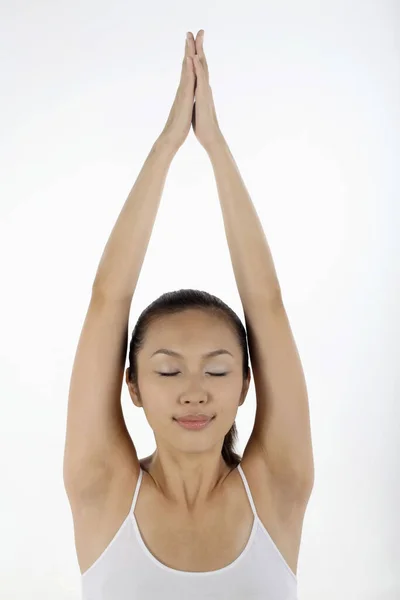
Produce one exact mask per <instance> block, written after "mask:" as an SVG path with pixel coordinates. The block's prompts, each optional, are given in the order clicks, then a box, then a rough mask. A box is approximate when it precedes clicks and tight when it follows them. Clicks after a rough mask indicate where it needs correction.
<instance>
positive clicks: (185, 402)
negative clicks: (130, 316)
mask: <svg viewBox="0 0 400 600" xmlns="http://www.w3.org/2000/svg"><path fill="white" fill-rule="evenodd" d="M161 349H164V350H168V351H171V352H172V353H177V354H179V355H180V356H177V355H171V354H167V353H164V352H159V351H160V350H161ZM215 350H225V351H226V352H224V353H220V354H217V355H214V356H208V357H207V356H205V355H206V354H208V353H210V352H213V351H215ZM242 364H243V358H242V350H241V347H240V345H239V343H238V342H237V340H236V337H235V334H234V332H233V331H232V330H231V329H230V327H229V325H228V324H227V323H226V322H225V321H224V320H223V319H222V318H218V317H216V316H215V315H210V314H207V313H206V312H204V311H201V310H194V309H190V310H186V311H184V312H181V313H177V314H174V315H168V316H165V317H162V318H160V319H158V320H157V321H154V322H153V323H152V324H151V325H150V327H149V329H148V331H147V334H146V340H145V343H144V346H143V347H142V349H141V350H140V352H139V354H138V386H139V395H138V396H136V395H133V394H132V391H131V396H132V399H133V402H134V404H135V405H136V406H142V407H143V409H144V411H145V414H146V418H147V420H148V422H149V424H150V426H151V428H152V429H153V431H154V435H155V438H156V441H157V445H159V443H160V442H161V443H167V444H168V445H170V446H173V447H174V448H176V449H179V450H181V451H186V452H187V451H190V450H192V451H201V450H203V451H205V450H211V447H213V446H216V445H218V447H219V451H220V449H221V448H222V444H223V440H224V437H225V435H226V434H227V433H228V431H229V430H230V428H231V427H232V425H233V422H234V420H235V418H236V414H237V410H238V407H239V406H240V405H241V404H243V402H244V399H245V397H246V394H247V390H248V385H249V383H250V375H249V378H248V382H247V380H246V381H243V367H242ZM163 374H164V375H163ZM188 413H191V414H193V413H194V414H197V413H202V414H205V415H207V416H215V418H214V419H213V421H212V422H211V423H210V425H208V426H207V427H206V428H205V429H204V430H198V431H195V432H193V431H190V430H186V429H184V428H182V427H181V426H180V425H179V424H178V423H177V422H176V420H174V419H176V418H179V417H182V416H184V415H186V414H188Z"/></svg>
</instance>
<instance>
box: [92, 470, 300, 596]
mask: <svg viewBox="0 0 400 600" xmlns="http://www.w3.org/2000/svg"><path fill="white" fill-rule="evenodd" d="M238 470H239V473H240V475H241V477H242V480H243V484H244V487H245V489H246V493H247V497H248V499H249V502H250V504H251V508H252V511H253V514H254V521H253V527H252V530H251V534H250V537H249V539H248V541H247V544H246V547H245V548H244V550H243V552H242V553H241V554H240V555H239V556H238V557H237V558H236V559H235V560H234V561H233V562H232V563H230V564H229V565H227V566H226V567H223V568H222V569H217V570H216V571H206V572H191V571H179V570H177V569H171V568H170V567H167V566H166V565H164V564H163V563H161V562H160V561H159V560H157V559H156V557H155V556H153V554H151V552H150V551H149V550H148V548H147V546H146V545H145V543H144V541H143V538H142V537H141V534H140V531H139V528H138V524H137V521H136V517H135V515H134V509H135V505H136V500H137V497H138V493H139V489H140V484H141V482H142V476H143V472H142V469H140V475H139V478H138V482H137V485H136V489H135V493H134V496H133V501H132V506H131V510H130V511H129V514H128V515H127V517H126V519H125V521H124V522H123V523H122V525H121V527H120V528H119V530H118V531H117V533H116V534H115V536H114V537H113V539H112V540H111V542H110V543H109V545H108V546H107V548H106V549H105V550H104V552H103V553H102V554H101V555H100V556H99V558H98V559H97V560H96V561H95V562H94V563H93V564H92V565H91V567H89V569H87V570H86V571H85V572H84V573H83V574H82V579H81V583H82V600H158V599H160V600H189V599H190V600H228V599H229V600H239V599H240V600H267V598H268V600H297V578H296V576H295V574H294V573H293V571H292V570H291V569H290V567H289V566H288V564H287V563H286V562H285V560H284V558H283V556H282V554H281V553H280V551H279V550H278V548H277V546H276V545H275V544H274V542H273V540H272V538H271V537H270V535H269V533H268V531H267V530H266V529H265V527H264V525H263V524H262V523H261V521H260V519H259V517H258V515H257V512H256V509H255V505H254V502H253V498H252V495H251V492H250V488H249V485H248V483H247V479H246V477H245V475H244V473H243V470H242V467H241V466H240V465H238ZM232 526H234V523H232Z"/></svg>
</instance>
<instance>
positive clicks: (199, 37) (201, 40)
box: [195, 29, 208, 77]
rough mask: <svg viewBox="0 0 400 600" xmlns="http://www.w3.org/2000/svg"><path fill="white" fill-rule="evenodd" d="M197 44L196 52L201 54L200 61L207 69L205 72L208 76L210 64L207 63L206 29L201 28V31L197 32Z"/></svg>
mask: <svg viewBox="0 0 400 600" xmlns="http://www.w3.org/2000/svg"><path fill="white" fill-rule="evenodd" d="M195 46H196V53H197V55H198V56H199V58H200V61H201V63H202V65H203V68H204V70H205V73H206V75H207V77H208V64H207V59H206V55H205V53H204V29H200V31H199V32H198V33H197V36H196V42H195Z"/></svg>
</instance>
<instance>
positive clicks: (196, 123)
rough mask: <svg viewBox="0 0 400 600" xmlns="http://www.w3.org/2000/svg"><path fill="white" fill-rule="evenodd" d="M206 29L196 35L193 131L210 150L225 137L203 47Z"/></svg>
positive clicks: (204, 146) (205, 147)
mask: <svg viewBox="0 0 400 600" xmlns="http://www.w3.org/2000/svg"><path fill="white" fill-rule="evenodd" d="M203 42H204V30H203V29H200V31H199V32H198V34H197V36H196V41H195V50H196V54H195V56H194V58H193V63H194V70H195V75H196V84H195V98H196V100H195V103H194V107H193V118H192V126H193V131H194V133H195V135H196V137H197V139H198V141H199V142H200V144H201V145H202V146H203V148H204V149H205V150H206V151H207V152H209V150H210V149H211V148H212V146H213V145H214V144H215V143H216V142H219V141H220V140H221V139H223V136H222V133H221V130H220V128H219V124H218V119H217V115H216V112H215V105H214V98H213V94H212V89H211V87H210V79H209V73H208V65H207V59H206V56H205V54H204V49H203Z"/></svg>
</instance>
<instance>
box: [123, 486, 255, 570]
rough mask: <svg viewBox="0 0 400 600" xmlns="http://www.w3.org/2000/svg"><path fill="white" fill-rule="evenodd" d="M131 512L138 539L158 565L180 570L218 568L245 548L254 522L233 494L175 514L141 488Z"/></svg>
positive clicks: (244, 503) (251, 514)
mask: <svg viewBox="0 0 400 600" xmlns="http://www.w3.org/2000/svg"><path fill="white" fill-rule="evenodd" d="M142 492H143V493H142V494H139V496H138V500H137V504H136V507H135V511H134V518H135V521H136V525H137V527H138V530H139V533H140V537H141V541H142V542H143V544H144V545H145V546H146V548H147V549H148V550H149V552H150V553H151V554H152V555H153V556H154V557H155V558H156V559H157V560H158V561H159V562H161V563H162V564H164V565H166V566H167V567H169V568H172V569H177V570H181V571H190V572H202V571H214V570H217V569H222V568H224V567H226V566H227V565H229V564H231V563H232V562H234V561H235V560H236V559H237V558H238V557H239V556H240V555H241V553H242V552H243V551H244V550H245V548H246V546H247V544H248V541H249V538H250V535H251V532H252V528H253V525H254V515H253V512H252V510H251V506H250V504H248V502H247V503H246V498H245V499H244V501H243V500H242V499H241V500H242V501H239V499H238V498H237V497H236V498H234V499H232V500H231V501H228V502H226V500H225V501H223V500H222V499H221V501H220V502H217V503H216V505H215V506H210V507H208V508H207V510H205V511H204V512H201V513H199V514H198V515H196V516H194V517H188V516H185V515H182V514H179V512H178V511H176V510H174V509H171V508H168V507H167V506H165V505H164V504H163V503H162V502H161V501H159V500H157V499H156V498H154V497H151V494H146V490H145V489H143V490H142Z"/></svg>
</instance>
